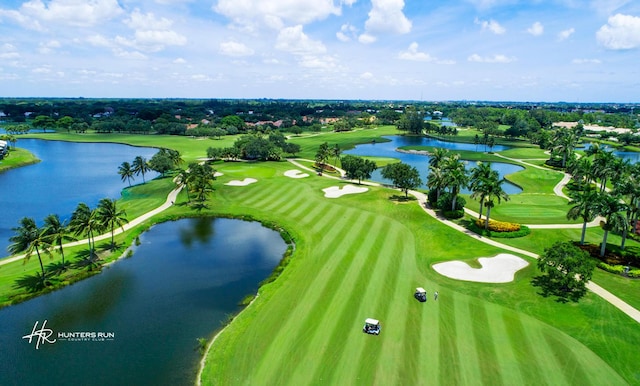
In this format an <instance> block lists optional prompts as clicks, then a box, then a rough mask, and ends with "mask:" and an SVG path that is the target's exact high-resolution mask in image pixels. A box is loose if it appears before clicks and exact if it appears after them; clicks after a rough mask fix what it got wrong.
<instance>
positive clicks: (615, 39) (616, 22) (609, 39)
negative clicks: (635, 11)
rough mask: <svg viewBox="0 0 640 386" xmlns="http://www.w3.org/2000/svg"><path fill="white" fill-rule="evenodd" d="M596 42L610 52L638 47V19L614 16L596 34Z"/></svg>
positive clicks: (639, 18) (639, 28) (628, 16)
mask: <svg viewBox="0 0 640 386" xmlns="http://www.w3.org/2000/svg"><path fill="white" fill-rule="evenodd" d="M596 40H597V41H598V43H600V44H602V45H603V46H604V47H605V48H608V49H611V50H626V49H631V48H637V47H640V17H636V16H630V15H623V14H620V13H618V14H616V15H614V16H611V17H609V20H608V22H607V24H606V25H603V26H602V27H600V29H599V30H598V32H596Z"/></svg>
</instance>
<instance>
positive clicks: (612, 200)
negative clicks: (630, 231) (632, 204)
mask: <svg viewBox="0 0 640 386" xmlns="http://www.w3.org/2000/svg"><path fill="white" fill-rule="evenodd" d="M598 195H599V196H600V197H599V198H598V199H597V200H596V209H595V210H596V213H597V214H599V215H600V216H602V217H604V218H605V221H604V222H602V223H601V226H602V230H603V231H604V236H603V237H602V244H601V246H600V256H604V254H605V252H606V250H607V236H608V234H609V231H611V230H614V229H617V228H621V227H622V226H623V224H624V221H625V218H624V216H623V214H622V213H621V212H622V211H624V210H626V207H627V206H626V204H625V203H624V202H622V200H621V197H620V196H619V195H612V194H608V193H606V192H599V193H598Z"/></svg>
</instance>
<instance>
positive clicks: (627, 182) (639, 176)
mask: <svg viewBox="0 0 640 386" xmlns="http://www.w3.org/2000/svg"><path fill="white" fill-rule="evenodd" d="M612 182H613V192H614V194H619V195H621V196H623V197H625V198H626V202H627V206H626V210H625V225H624V226H623V227H622V228H621V229H619V230H621V231H622V241H621V242H620V249H622V250H624V247H625V243H626V241H627V237H628V232H629V229H630V228H633V226H634V225H635V224H636V221H637V219H638V211H639V209H640V208H639V204H640V164H636V165H633V166H629V167H628V168H627V170H626V171H625V173H624V174H620V175H617V176H615V178H614V179H613V180H612Z"/></svg>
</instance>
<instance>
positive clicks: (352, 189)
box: [322, 185, 369, 198]
mask: <svg viewBox="0 0 640 386" xmlns="http://www.w3.org/2000/svg"><path fill="white" fill-rule="evenodd" d="M367 190H369V188H364V187H358V186H354V185H345V186H343V187H342V189H340V187H338V186H330V187H328V188H325V189H322V191H323V192H324V196H325V197H327V198H338V197H341V196H344V195H345V194H357V193H364V192H366V191H367Z"/></svg>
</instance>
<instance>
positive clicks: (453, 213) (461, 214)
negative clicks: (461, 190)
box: [442, 209, 464, 219]
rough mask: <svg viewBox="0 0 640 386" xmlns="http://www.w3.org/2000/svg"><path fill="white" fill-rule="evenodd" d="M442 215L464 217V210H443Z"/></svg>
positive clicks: (451, 217) (453, 217)
mask: <svg viewBox="0 0 640 386" xmlns="http://www.w3.org/2000/svg"><path fill="white" fill-rule="evenodd" d="M442 215H443V216H444V217H446V218H448V219H458V218H463V217H464V210H463V209H460V210H443V211H442Z"/></svg>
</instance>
